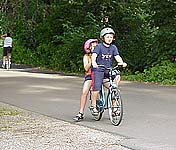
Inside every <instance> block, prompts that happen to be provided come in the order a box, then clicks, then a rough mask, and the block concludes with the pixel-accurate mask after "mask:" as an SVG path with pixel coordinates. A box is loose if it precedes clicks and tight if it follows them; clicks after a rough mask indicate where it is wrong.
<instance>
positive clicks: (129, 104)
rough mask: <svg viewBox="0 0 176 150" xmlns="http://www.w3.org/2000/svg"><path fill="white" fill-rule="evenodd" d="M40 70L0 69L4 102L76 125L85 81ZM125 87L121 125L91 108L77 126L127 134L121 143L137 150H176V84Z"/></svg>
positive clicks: (129, 84)
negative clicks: (94, 115)
mask: <svg viewBox="0 0 176 150" xmlns="http://www.w3.org/2000/svg"><path fill="white" fill-rule="evenodd" d="M36 72H37V71H36V70H31V68H26V69H12V70H10V71H7V70H3V69H0V86H1V90H0V95H1V99H0V101H1V102H4V103H8V104H12V105H15V106H18V107H21V108H24V109H27V110H30V111H34V112H38V113H41V114H45V115H47V116H51V117H54V118H58V119H61V120H65V121H69V122H72V123H75V122H73V120H72V117H73V116H74V115H75V114H76V113H77V112H78V109H79V97H80V93H81V87H82V82H83V78H82V77H75V76H62V75H58V74H49V73H36ZM120 88H121V94H122V98H123V102H124V113H125V114H124V119H123V121H122V124H121V125H120V126H118V127H116V126H113V125H112V124H111V123H110V121H109V119H108V112H105V114H104V116H103V118H102V119H101V120H100V121H94V120H93V118H92V116H91V115H90V112H89V110H88V108H86V111H85V119H84V120H83V121H82V122H77V123H76V124H78V125H83V126H88V127H91V128H96V129H99V130H103V131H107V132H112V133H113V134H118V135H121V136H124V137H125V140H124V141H122V142H121V143H123V144H124V145H126V146H128V147H131V148H132V149H139V150H160V149H161V150H175V149H176V143H175V139H176V111H175V107H176V86H161V85H154V84H144V83H136V82H128V81H122V82H121V86H120ZM89 103H90V102H89V101H88V103H87V107H88V106H89Z"/></svg>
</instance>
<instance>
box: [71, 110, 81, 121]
mask: <svg viewBox="0 0 176 150" xmlns="http://www.w3.org/2000/svg"><path fill="white" fill-rule="evenodd" d="M83 115H84V114H83V113H80V112H79V113H78V114H77V115H76V116H75V117H74V118H73V120H75V121H80V120H82V119H83V118H84V116H83Z"/></svg>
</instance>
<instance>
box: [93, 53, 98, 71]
mask: <svg viewBox="0 0 176 150" xmlns="http://www.w3.org/2000/svg"><path fill="white" fill-rule="evenodd" d="M96 58H97V54H96V53H93V54H92V66H93V67H94V68H98V65H97V63H96Z"/></svg>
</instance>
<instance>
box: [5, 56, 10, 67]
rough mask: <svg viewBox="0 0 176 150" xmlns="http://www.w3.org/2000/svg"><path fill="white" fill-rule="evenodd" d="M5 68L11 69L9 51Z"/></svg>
mask: <svg viewBox="0 0 176 150" xmlns="http://www.w3.org/2000/svg"><path fill="white" fill-rule="evenodd" d="M5 68H6V69H7V70H9V69H10V68H11V54H10V53H8V54H7V56H6V61H5Z"/></svg>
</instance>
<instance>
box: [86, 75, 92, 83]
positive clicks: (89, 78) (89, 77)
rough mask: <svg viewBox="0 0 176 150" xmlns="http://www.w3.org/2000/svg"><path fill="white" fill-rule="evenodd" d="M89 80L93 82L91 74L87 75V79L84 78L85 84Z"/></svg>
mask: <svg viewBox="0 0 176 150" xmlns="http://www.w3.org/2000/svg"><path fill="white" fill-rule="evenodd" d="M87 80H92V78H91V74H87V75H85V77H84V82H85V81H87Z"/></svg>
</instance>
